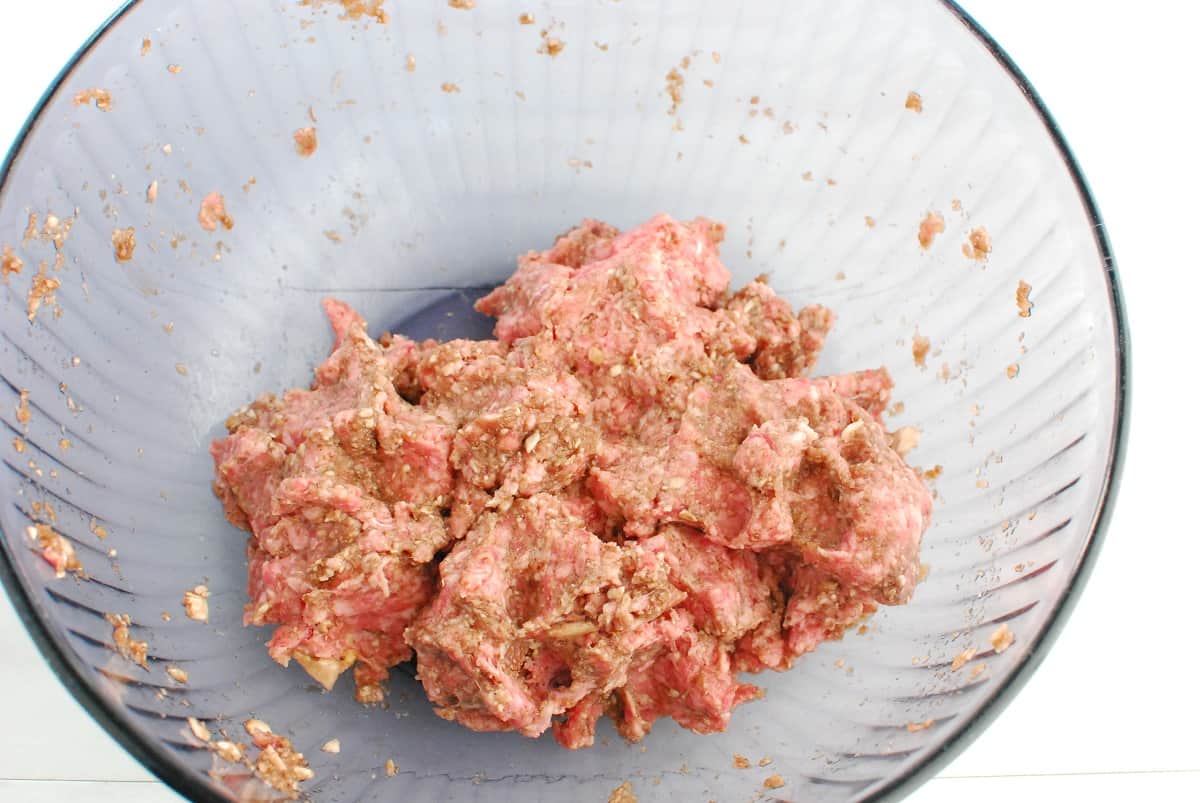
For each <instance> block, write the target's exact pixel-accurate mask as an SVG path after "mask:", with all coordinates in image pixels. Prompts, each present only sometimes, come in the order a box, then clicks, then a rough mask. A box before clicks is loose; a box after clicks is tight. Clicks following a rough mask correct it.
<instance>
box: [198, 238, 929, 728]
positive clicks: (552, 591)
mask: <svg viewBox="0 0 1200 803" xmlns="http://www.w3.org/2000/svg"><path fill="white" fill-rule="evenodd" d="M723 233H724V229H723V227H722V226H720V225H719V224H715V223H712V222H710V221H708V220H704V219H697V220H695V221H693V222H691V223H680V222H677V221H675V220H672V219H671V218H669V217H666V216H659V217H657V218H655V219H653V220H651V221H649V222H648V223H646V224H644V225H642V226H639V227H638V228H636V229H633V230H631V231H627V232H625V233H623V234H622V233H620V232H618V231H617V230H616V229H614V228H612V227H611V226H608V225H607V224H604V223H600V222H598V221H593V220H587V221H584V223H583V224H582V225H581V226H579V227H578V228H576V229H574V230H572V231H570V232H568V233H567V234H565V235H563V236H562V237H560V238H559V239H558V241H557V242H556V243H555V244H554V246H553V247H552V248H550V249H549V250H548V251H545V252H541V253H530V254H527V255H526V256H524V257H521V258H520V260H519V265H518V269H517V271H516V273H515V274H514V275H513V276H512V277H511V278H510V279H509V280H508V281H507V282H505V283H504V284H503V285H502V286H501V287H499V288H497V289H496V290H495V291H494V292H492V293H491V294H490V295H488V296H486V297H485V298H483V299H482V300H481V301H480V302H479V303H478V309H479V310H480V311H482V312H484V313H487V314H489V315H492V316H494V317H495V318H496V327H495V334H496V340H493V341H481V342H475V341H463V340H456V341H451V342H447V343H438V342H434V341H426V342H423V343H416V342H413V341H411V340H408V339H405V338H403V337H400V336H397V335H385V336H384V337H383V338H382V339H381V340H379V341H376V340H373V339H372V338H371V337H370V336H368V335H367V331H366V325H365V323H364V321H363V320H362V319H361V318H360V317H359V316H358V315H357V314H356V313H355V312H354V311H353V310H352V309H350V308H349V307H348V306H346V305H345V304H343V303H341V302H338V301H334V300H328V301H326V302H325V310H326V312H327V313H328V316H329V320H330V322H331V324H332V326H333V330H334V333H335V336H336V342H335V345H334V349H333V353H332V354H331V355H330V357H329V358H328V359H327V360H326V361H325V362H324V363H322V364H321V365H320V366H318V367H317V369H316V379H315V381H314V383H313V385H312V387H311V388H309V389H306V390H305V389H295V390H290V391H287V392H286V393H284V394H283V395H282V396H279V397H276V396H270V395H268V396H264V397H262V398H260V399H259V400H258V401H256V402H254V403H253V404H252V405H250V406H249V407H246V408H244V409H242V410H239V411H238V412H236V413H235V414H234V415H233V416H231V417H230V418H229V420H228V421H227V427H228V430H229V436H228V437H226V438H224V439H222V440H218V441H216V442H215V443H213V445H212V456H213V460H214V462H215V465H216V474H217V480H216V482H215V483H214V488H215V490H216V493H217V495H218V496H219V497H220V499H221V500H222V502H223V503H224V506H225V512H226V514H227V515H228V517H229V519H230V521H232V522H233V523H234V524H236V525H238V526H240V527H243V528H245V529H247V530H248V531H250V533H251V538H250V539H249V543H248V547H247V551H248V555H249V594H250V602H249V603H248V605H247V606H246V612H245V621H246V623H247V624H256V625H274V626H275V631H274V634H273V635H272V637H271V639H270V641H269V643H268V649H269V650H270V654H271V655H272V657H274V658H275V659H276V660H277V661H279V662H280V663H282V664H284V665H286V664H287V663H288V662H289V661H290V660H291V659H295V660H297V661H299V662H300V663H301V665H303V666H304V668H305V669H306V670H308V672H309V673H310V674H311V675H312V676H313V677H314V678H315V679H317V680H318V681H319V682H321V683H322V684H323V685H324V686H325V687H326V688H330V687H332V686H333V684H334V682H335V681H336V679H337V678H338V676H339V675H340V674H341V673H342V672H343V671H345V670H347V669H349V668H351V667H353V670H354V680H355V683H356V684H357V697H358V699H359V700H360V701H362V702H365V703H372V702H380V701H382V699H383V695H384V691H383V687H382V685H381V684H382V683H383V681H384V680H385V679H386V678H387V675H388V670H389V669H390V668H391V667H392V666H395V665H396V664H398V663H400V662H402V661H407V660H409V659H411V658H413V657H414V656H415V658H416V666H417V673H418V678H419V679H420V681H421V683H422V684H423V685H424V687H425V690H426V691H427V693H428V695H429V698H430V699H431V700H432V701H433V703H434V705H435V706H436V707H437V712H438V714H439V715H440V716H442V717H444V718H446V719H448V720H454V721H456V722H460V723H462V724H463V725H465V726H467V727H469V728H472V729H474V730H479V731H518V732H520V733H522V734H525V735H526V736H537V735H539V734H541V733H543V732H545V731H546V730H547V729H553V731H554V735H555V737H556V738H557V739H558V741H559V742H560V743H561V744H563V745H565V746H567V747H571V748H577V747H583V746H587V745H590V744H591V743H592V741H593V738H594V733H595V727H596V722H597V720H598V719H599V718H600V717H601V715H604V714H607V715H608V716H610V717H611V718H612V720H613V721H614V722H615V724H616V727H617V729H618V730H619V731H620V733H621V734H622V735H624V736H625V737H627V738H629V739H632V740H638V739H641V738H642V737H643V736H644V735H645V734H646V733H647V732H648V731H649V730H650V728H651V727H652V725H653V724H654V722H655V720H657V719H658V718H660V717H671V718H672V719H674V720H676V721H677V722H678V723H679V724H681V725H683V726H684V727H686V728H690V729H692V730H694V731H697V732H700V733H709V732H713V731H720V730H723V729H724V728H725V727H726V725H727V724H728V722H729V717H730V714H731V712H732V711H733V709H734V708H735V707H736V706H737V705H739V704H740V703H743V702H745V701H747V700H752V699H755V698H756V697H758V696H759V695H760V691H759V689H758V688H757V687H755V686H753V685H751V684H748V683H745V682H743V681H742V680H741V679H740V678H739V674H740V673H747V672H760V671H762V670H764V669H773V670H782V669H786V668H788V667H789V666H791V664H792V662H793V661H794V660H795V659H796V658H797V657H798V656H800V655H803V654H804V653H806V652H808V651H810V650H812V649H813V648H815V647H816V646H817V645H819V644H820V643H821V642H822V641H826V640H828V639H836V638H840V637H841V635H842V633H843V632H844V631H845V630H846V629H847V628H849V627H851V626H854V625H857V624H858V623H859V622H860V620H862V619H863V618H864V617H866V616H868V615H870V614H871V613H872V612H873V611H874V610H875V609H876V606H877V605H879V604H884V605H896V604H902V603H904V602H906V601H907V600H908V599H909V597H910V596H911V594H912V593H913V588H914V586H915V585H916V583H917V579H918V571H919V564H918V559H917V552H918V548H919V545H920V540H921V534H922V532H923V530H924V529H925V526H926V524H927V523H928V520H929V515H930V509H931V499H930V494H929V493H928V491H927V490H926V488H925V486H924V484H923V483H922V481H921V479H920V477H919V476H918V475H917V473H916V472H915V471H914V470H913V469H912V468H910V467H909V466H908V465H907V464H906V463H905V462H904V460H903V458H902V457H901V456H900V455H899V454H898V453H897V452H896V451H895V450H894V449H893V448H892V439H891V436H890V435H889V433H888V432H887V431H886V429H885V428H884V426H883V423H882V421H881V416H882V414H883V411H884V409H885V408H886V406H887V405H888V400H889V393H890V390H891V386H892V383H891V380H890V379H889V377H888V374H887V372H886V371H885V370H884V369H882V368H880V369H874V370H866V371H861V372H858V373H854V374H846V375H842V376H829V377H819V378H810V377H809V376H808V374H809V372H810V371H811V370H812V368H813V364H814V363H815V362H816V359H817V356H818V353H819V351H820V349H821V346H822V344H823V342H824V340H825V337H826V335H827V334H828V332H829V330H830V328H831V327H832V325H833V320H834V316H833V313H832V312H831V311H830V310H828V309H825V308H823V307H820V306H809V307H805V308H804V309H802V310H800V311H799V312H798V313H794V312H793V311H792V309H791V307H790V306H789V305H788V304H787V303H786V302H785V301H784V300H782V299H781V298H779V297H778V296H776V295H775V293H774V292H773V291H772V290H771V289H770V288H769V287H768V286H767V285H766V284H765V283H764V282H763V281H762V280H759V281H756V282H753V283H751V284H750V285H748V286H746V287H744V288H743V289H741V290H739V291H738V292H736V293H733V294H730V293H729V292H728V285H729V279H730V276H729V272H728V271H727V270H726V269H725V267H724V266H723V265H722V264H721V261H720V259H719V258H718V251H717V248H718V245H719V243H720V242H721V239H722V236H723Z"/></svg>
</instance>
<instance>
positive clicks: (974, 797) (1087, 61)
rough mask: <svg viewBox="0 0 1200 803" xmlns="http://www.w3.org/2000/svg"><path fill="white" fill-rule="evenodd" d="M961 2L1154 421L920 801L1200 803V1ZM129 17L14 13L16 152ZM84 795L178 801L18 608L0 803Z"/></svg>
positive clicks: (0, 16) (8, 123) (7, 96)
mask: <svg viewBox="0 0 1200 803" xmlns="http://www.w3.org/2000/svg"><path fill="white" fill-rule="evenodd" d="M256 1H257V0H256ZM406 1H408V0H406ZM427 1H428V2H438V1H439V0H427ZM749 1H750V2H752V1H753V0H749ZM484 2H487V0H484ZM962 2H963V5H964V6H965V7H966V9H967V10H968V11H969V12H970V13H971V14H973V15H974V16H975V17H976V18H977V19H978V20H979V21H980V22H981V23H982V24H983V26H984V27H985V28H986V29H988V30H989V31H990V32H991V33H992V35H993V36H994V37H995V38H996V39H997V40H998V41H999V42H1000V43H1001V44H1002V45H1003V46H1004V47H1005V48H1006V49H1007V50H1008V52H1009V54H1010V55H1011V56H1012V57H1013V59H1014V60H1015V61H1016V62H1017V64H1018V65H1020V66H1021V68H1022V69H1023V70H1024V71H1025V72H1026V74H1027V75H1028V76H1029V78H1030V79H1031V81H1032V82H1033V84H1034V86H1036V87H1037V89H1038V91H1039V92H1040V93H1041V95H1042V97H1043V99H1044V100H1045V101H1046V103H1047V105H1048V106H1049V107H1050V109H1051V110H1052V112H1053V114H1054V115H1055V117H1056V118H1057V120H1058V122H1059V124H1060V126H1061V128H1062V130H1063V131H1064V133H1065V135H1066V137H1067V139H1068V141H1069V142H1070V144H1071V146H1072V148H1073V149H1074V151H1075V154H1076V156H1077V157H1078V159H1079V161H1080V163H1081V164H1082V165H1083V169H1084V171H1085V173H1086V174H1087V177H1088V179H1089V181H1090V182H1091V185H1092V189H1093V191H1094V193H1095V195H1096V198H1097V199H1098V202H1099V205H1100V209H1101V211H1102V213H1103V214H1104V217H1105V219H1106V222H1107V224H1108V227H1109V232H1110V235H1111V237H1112V242H1113V246H1114V248H1115V251H1116V257H1117V263H1118V266H1119V269H1120V273H1121V278H1122V280H1123V283H1124V289H1125V295H1126V300H1127V305H1128V306H1127V308H1128V314H1129V323H1130V329H1131V332H1132V338H1133V343H1134V352H1133V362H1134V372H1133V373H1134V377H1135V379H1134V383H1133V386H1134V394H1133V395H1134V415H1133V421H1132V426H1131V437H1130V442H1129V451H1128V454H1127V458H1126V464H1125V472H1124V481H1123V483H1122V486H1121V491H1120V496H1119V503H1118V507H1117V509H1116V513H1115V515H1114V516H1113V518H1112V524H1111V528H1110V530H1109V535H1108V540H1107V543H1106V545H1105V547H1104V550H1103V553H1102V555H1101V559H1100V561H1099V563H1098V565H1097V568H1096V570H1095V573H1094V575H1093V576H1092V580H1091V582H1090V584H1089V585H1088V588H1087V591H1086V593H1085V594H1084V596H1083V599H1082V601H1081V602H1080V604H1079V606H1078V608H1077V609H1076V611H1075V614H1074V616H1073V617H1072V619H1071V622H1070V625H1069V627H1067V628H1066V630H1065V631H1064V632H1063V634H1062V636H1061V637H1060V638H1059V640H1058V642H1057V644H1056V645H1055V646H1054V648H1053V650H1052V651H1051V653H1050V655H1049V656H1048V657H1047V658H1046V660H1045V663H1044V664H1043V665H1042V667H1041V668H1040V669H1039V670H1038V672H1037V673H1036V675H1035V676H1034V677H1033V679H1032V680H1031V681H1030V682H1029V684H1028V685H1027V686H1026V687H1025V689H1024V690H1023V691H1022V692H1021V693H1020V695H1019V696H1018V698H1017V699H1016V700H1015V701H1014V702H1013V703H1012V705H1011V706H1010V707H1009V708H1008V709H1007V710H1006V711H1005V712H1004V713H1003V715H1002V716H1001V717H1000V718H999V719H998V720H997V721H996V722H995V724H993V725H992V727H991V728H990V729H989V730H988V731H987V732H986V733H985V734H984V735H983V736H982V737H980V738H979V740H978V741H977V742H976V743H975V744H974V745H973V746H971V747H970V748H969V749H968V750H967V751H966V752H965V753H964V754H963V755H962V756H960V757H959V758H958V759H957V760H956V761H954V763H952V764H951V765H950V766H948V767H947V768H946V769H945V770H944V771H943V772H942V773H941V775H940V776H938V778H936V779H934V780H933V781H931V782H929V783H928V784H926V785H925V786H924V787H923V788H922V789H921V790H919V791H918V792H916V793H915V794H914V795H913V796H912V798H911V799H912V800H914V801H916V802H917V803H940V801H952V800H953V801H963V800H970V801H972V803H980V802H983V803H986V801H1001V800H1003V801H1005V802H1006V803H1010V802H1011V801H1012V800H1014V799H1018V800H1020V799H1024V800H1030V801H1041V800H1052V799H1082V800H1095V799H1100V800H1128V799H1133V798H1141V799H1142V800H1145V801H1159V800H1200V739H1198V738H1197V735H1196V723H1197V722H1200V691H1198V689H1197V687H1198V686H1200V662H1198V661H1197V658H1200V648H1198V647H1197V643H1198V639H1197V636H1196V634H1195V632H1194V622H1195V617H1194V615H1193V613H1192V611H1193V609H1194V606H1195V602H1194V601H1195V600H1196V594H1195V590H1196V589H1197V588H1200V532H1197V529H1198V528H1197V516H1196V515H1195V513H1194V512H1193V509H1192V503H1193V502H1194V501H1197V490H1196V489H1195V488H1194V487H1193V483H1194V482H1195V478H1196V474H1197V471H1198V469H1197V467H1196V466H1195V462H1194V461H1193V460H1192V457H1193V455H1195V454H1196V453H1197V450H1198V447H1200V437H1198V436H1197V425H1196V424H1195V423H1193V422H1192V421H1191V420H1190V413H1189V410H1188V405H1189V400H1190V399H1191V398H1192V397H1193V396H1195V395H1196V393H1195V391H1196V389H1197V386H1198V383H1197V382H1196V381H1195V379H1194V376H1195V369H1194V367H1193V366H1194V364H1195V361H1196V357H1195V352H1196V345H1195V344H1196V342H1197V336H1196V333H1195V330H1194V329H1193V328H1192V325H1193V324H1194V323H1195V322H1196V321H1197V319H1198V318H1200V314H1198V313H1200V279H1198V278H1197V277H1198V275H1200V247H1198V244H1200V238H1197V236H1196V235H1197V232H1198V231H1200V204H1198V203H1197V192H1198V190H1200V156H1198V154H1200V125H1198V124H1197V120H1198V118H1200V111H1198V109H1200V90H1198V86H1197V81H1198V79H1200V40H1197V38H1196V30H1197V25H1198V24H1200V11H1198V10H1197V9H1196V5H1195V4H1193V3H1191V2H1188V0H1179V1H1177V0H1139V1H1138V2H1129V1H1128V0H1120V2H1117V0H1111V1H1110V0H1094V1H1093V2H1083V0H962ZM116 3H117V0H55V2H52V3H51V2H44V3H25V2H13V0H0V148H6V147H7V145H8V143H10V142H11V141H12V139H13V138H14V137H15V136H16V133H17V130H18V128H19V126H20V125H21V123H22V121H23V120H24V117H25V115H26V114H27V113H28V111H29V110H31V109H32V108H33V107H34V104H35V103H36V102H37V99H38V97H39V96H40V95H41V93H42V91H43V89H44V88H45V86H46V85H47V84H48V83H49V81H50V79H51V78H52V77H53V76H54V75H55V74H56V72H57V71H58V70H59V69H60V68H61V67H62V66H63V65H64V64H65V63H66V62H67V60H68V59H69V58H70V56H71V54H72V53H73V52H74V50H75V48H76V47H77V46H78V45H79V44H80V43H82V42H83V41H84V39H85V38H86V37H87V36H88V35H89V34H90V33H91V32H92V31H93V30H94V29H95V28H96V27H97V26H98V25H99V24H100V23H101V22H102V21H103V19H104V17H105V16H106V15H107V14H108V13H109V11H110V10H111V9H110V7H111V6H115V5H116ZM68 797H70V798H71V799H73V800H76V801H122V803H151V802H152V801H153V802H155V803H158V802H161V801H175V800H178V798H177V797H176V796H175V795H174V793H172V792H171V791H170V790H169V789H167V788H166V787H165V786H163V785H162V784H161V783H159V782H157V781H155V780H154V779H153V777H152V776H151V775H150V774H149V773H148V772H147V771H146V770H144V769H143V768H142V767H141V766H140V765H138V764H137V763H136V762H135V761H134V760H133V759H132V758H130V757H129V756H128V755H126V754H125V753H124V751H123V750H122V749H121V748H120V747H118V746H117V744H116V743H115V742H114V741H112V740H111V739H110V738H109V737H108V736H107V735H106V734H105V733H104V732H103V731H102V730H101V729H100V727H99V726H98V725H96V723H95V722H93V721H92V720H91V719H90V718H89V717H88V715H87V714H86V713H84V711H83V709H82V708H80V707H79V706H78V705H77V704H76V703H75V702H74V700H73V698H71V697H70V696H69V695H68V694H67V693H66V692H65V691H64V690H63V688H62V687H61V686H60V685H59V684H58V682H57V680H56V679H55V678H54V676H53V675H52V673H51V672H50V670H49V668H48V667H47V666H46V665H45V664H44V662H43V661H42V659H41V657H40V655H39V654H38V653H37V651H36V649H35V648H34V646H33V644H32V643H31V642H30V640H29V637H28V636H27V635H26V634H25V631H24V629H23V628H22V626H21V625H20V623H19V622H18V621H17V619H16V616H15V614H14V613H13V611H12V608H11V606H10V605H9V602H8V600H7V597H6V596H5V595H4V594H3V593H0V800H3V801H22V802H23V803H24V802H25V801H28V802H29V803H39V802H40V801H57V800H63V799H67V798H68Z"/></svg>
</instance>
